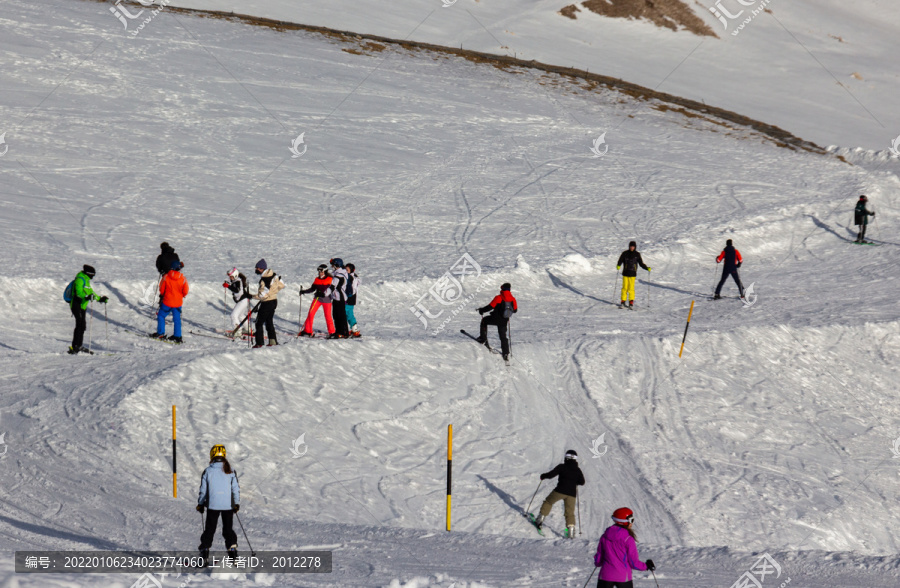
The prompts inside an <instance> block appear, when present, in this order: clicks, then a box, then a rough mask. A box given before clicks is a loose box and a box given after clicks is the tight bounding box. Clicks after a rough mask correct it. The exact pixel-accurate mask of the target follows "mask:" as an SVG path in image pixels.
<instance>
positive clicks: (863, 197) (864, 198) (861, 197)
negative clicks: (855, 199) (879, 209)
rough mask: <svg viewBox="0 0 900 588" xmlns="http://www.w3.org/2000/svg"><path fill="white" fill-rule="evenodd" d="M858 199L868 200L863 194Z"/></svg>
mask: <svg viewBox="0 0 900 588" xmlns="http://www.w3.org/2000/svg"><path fill="white" fill-rule="evenodd" d="M859 199H860V200H868V199H869V197H868V196H866V195H865V194H863V195H862V196H860V197H859Z"/></svg>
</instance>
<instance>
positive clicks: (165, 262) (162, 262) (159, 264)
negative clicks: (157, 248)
mask: <svg viewBox="0 0 900 588" xmlns="http://www.w3.org/2000/svg"><path fill="white" fill-rule="evenodd" d="M173 261H177V262H179V263H181V260H180V259H178V254H177V253H175V250H174V249H173V248H172V246H171V245H170V246H169V247H167V248H166V249H164V250H163V252H162V253H160V254H159V255H157V256H156V271H158V272H159V273H160V275H162V276H164V275H166V274H167V273H169V270H170V269H172V262H173Z"/></svg>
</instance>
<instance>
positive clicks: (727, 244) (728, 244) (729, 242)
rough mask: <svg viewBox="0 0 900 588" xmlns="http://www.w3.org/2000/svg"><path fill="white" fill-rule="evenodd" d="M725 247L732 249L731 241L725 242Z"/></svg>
mask: <svg viewBox="0 0 900 588" xmlns="http://www.w3.org/2000/svg"><path fill="white" fill-rule="evenodd" d="M725 245H726V246H728V247H730V246H731V239H728V240H727V241H725Z"/></svg>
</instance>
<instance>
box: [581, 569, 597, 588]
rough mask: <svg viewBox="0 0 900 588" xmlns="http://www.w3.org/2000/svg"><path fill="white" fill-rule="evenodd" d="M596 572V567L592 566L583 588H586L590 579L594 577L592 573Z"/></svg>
mask: <svg viewBox="0 0 900 588" xmlns="http://www.w3.org/2000/svg"><path fill="white" fill-rule="evenodd" d="M596 571H597V566H594V569H593V570H591V575H590V576H588V579H587V582H585V583H584V588H587V585H588V584H590V583H591V578H593V577H594V572H596Z"/></svg>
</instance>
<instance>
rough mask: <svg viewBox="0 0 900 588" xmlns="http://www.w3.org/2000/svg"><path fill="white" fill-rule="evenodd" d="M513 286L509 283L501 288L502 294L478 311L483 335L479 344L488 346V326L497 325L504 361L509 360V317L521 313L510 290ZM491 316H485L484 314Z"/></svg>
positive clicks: (478, 339) (479, 339)
mask: <svg viewBox="0 0 900 588" xmlns="http://www.w3.org/2000/svg"><path fill="white" fill-rule="evenodd" d="M511 288H512V286H510V285H509V283H508V282H507V283H506V284H503V285H502V286H500V294H498V295H497V296H494V299H493V300H491V303H490V304H488V305H487V306H483V307H481V308H479V309H478V314H480V315H481V316H482V318H481V334H480V335H479V337H478V338H477V339H476V341H478V342H479V343H482V344H484V345H487V328H488V325H497V331H498V333H499V334H500V350H501V351H502V352H503V359H505V360H507V361H508V360H509V338H508V337H507V336H506V334H507V329H508V327H509V317H511V316H512V315H513V313H515V312H518V311H519V305H518V304H517V303H516V299H515V297H513V295H512V292H510V289H511ZM486 312H490V313H491V314H489V315H487V316H484V313H486Z"/></svg>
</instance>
